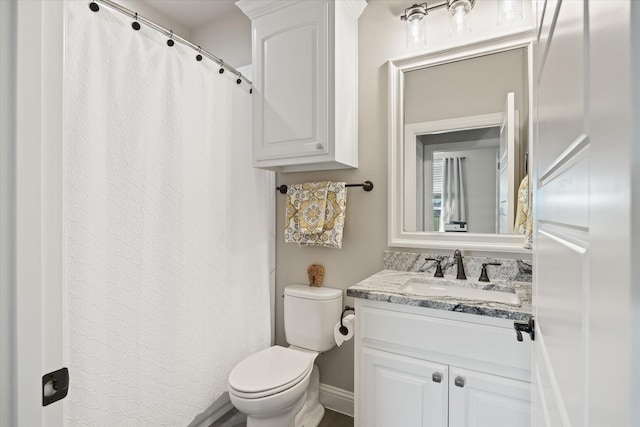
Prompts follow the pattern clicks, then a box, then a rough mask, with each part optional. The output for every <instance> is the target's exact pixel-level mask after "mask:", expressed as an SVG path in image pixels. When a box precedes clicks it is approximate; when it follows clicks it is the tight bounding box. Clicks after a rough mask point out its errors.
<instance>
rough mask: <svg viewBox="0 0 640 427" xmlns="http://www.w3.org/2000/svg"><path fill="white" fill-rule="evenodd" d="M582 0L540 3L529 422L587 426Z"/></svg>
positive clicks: (587, 150) (585, 97) (586, 145)
mask: <svg viewBox="0 0 640 427" xmlns="http://www.w3.org/2000/svg"><path fill="white" fill-rule="evenodd" d="M585 4H586V3H585V2H577V1H558V2H557V3H556V4H555V5H554V4H552V3H551V2H548V4H547V8H546V10H545V16H544V20H543V28H542V29H541V31H540V34H541V36H540V43H539V45H538V54H537V55H536V61H537V63H536V64H535V66H534V70H537V71H538V75H537V76H536V78H535V79H534V81H537V98H536V99H537V133H536V138H535V140H534V153H535V160H536V162H537V166H536V168H535V177H534V178H535V182H536V188H537V191H536V193H535V199H534V208H535V209H536V221H535V223H536V225H535V231H536V234H535V253H534V268H535V272H534V301H533V303H534V315H535V318H536V326H537V328H536V329H537V337H536V341H534V354H533V356H534V373H533V380H534V382H535V384H534V387H533V392H534V393H535V394H536V396H535V398H534V399H533V401H534V408H533V411H534V416H533V419H534V420H535V422H536V425H545V424H546V425H551V426H556V425H576V426H583V425H587V424H586V422H587V420H586V415H585V414H586V411H587V408H588V399H587V397H588V394H587V382H586V379H585V378H586V377H587V375H588V369H587V360H588V358H587V343H588V329H589V325H588V322H587V319H588V310H587V301H588V293H589V263H590V258H589V256H590V252H589V241H590V235H589V231H590V225H591V224H590V218H589V203H590V197H591V194H590V186H589V174H590V167H589V165H590V162H591V160H592V159H591V150H590V138H589V129H588V126H587V125H586V123H587V120H588V117H587V112H588V107H587V105H586V102H587V100H588V94H587V93H586V91H585V82H586V81H587V79H588V69H585V66H584V65H585V58H586V57H587V56H586V54H585V51H586V46H587V39H586V37H585V34H584V32H585V28H588V25H586V18H587V15H586V12H585V10H586V6H585ZM552 6H553V7H552Z"/></svg>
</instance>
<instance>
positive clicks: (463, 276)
mask: <svg viewBox="0 0 640 427" xmlns="http://www.w3.org/2000/svg"><path fill="white" fill-rule="evenodd" d="M453 257H454V258H455V259H456V266H457V267H458V275H457V276H456V279H459V280H467V275H466V274H465V273H464V264H463V263H462V253H461V252H460V250H459V249H456V251H455V252H454V253H453Z"/></svg>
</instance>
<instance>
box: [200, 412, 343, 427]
mask: <svg viewBox="0 0 640 427" xmlns="http://www.w3.org/2000/svg"><path fill="white" fill-rule="evenodd" d="M246 425H247V418H246V416H245V415H244V414H242V413H240V412H238V411H237V409H235V408H233V409H232V410H230V411H229V412H227V413H226V414H224V415H223V416H222V418H220V419H219V420H218V421H216V422H215V423H213V424H212V425H211V427H245V426H246ZM318 427H353V418H351V417H350V416H348V415H344V414H341V413H339V412H334V411H331V410H329V409H327V410H325V413H324V418H323V419H322V421H320V425H319V426H318Z"/></svg>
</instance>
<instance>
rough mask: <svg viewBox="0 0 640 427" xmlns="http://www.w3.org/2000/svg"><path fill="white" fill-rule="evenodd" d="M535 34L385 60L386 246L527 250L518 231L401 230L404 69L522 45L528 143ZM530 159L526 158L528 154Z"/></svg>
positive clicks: (531, 112) (425, 66)
mask: <svg viewBox="0 0 640 427" xmlns="http://www.w3.org/2000/svg"><path fill="white" fill-rule="evenodd" d="M533 39H534V32H533V30H531V29H526V30H523V31H519V32H514V33H511V34H508V35H505V36H500V37H496V38H491V39H487V40H481V41H478V42H474V43H471V44H467V45H463V46H456V47H453V48H449V49H444V50H439V51H435V52H429V53H425V54H422V55H418V56H413V57H406V58H400V59H395V60H390V61H389V62H388V72H389V143H388V149H389V165H388V168H389V169H388V188H389V206H388V245H389V246H390V247H404V248H421V249H424V248H429V249H466V250H478V251H490V252H512V253H530V252H531V250H530V249H525V248H524V247H523V245H524V236H523V235H520V234H483V233H440V232H424V231H419V232H418V231H405V227H404V206H405V191H404V189H403V181H404V175H405V170H404V167H405V166H404V145H405V143H404V139H405V136H404V127H405V124H404V73H405V72H407V71H414V70H418V69H421V68H427V67H433V66H436V65H442V64H446V63H450V62H456V61H460V60H464V59H470V58H474V57H478V56H484V55H490V54H493V53H499V52H504V51H508V50H513V49H520V48H524V49H526V52H527V68H528V82H527V87H528V90H529V106H528V107H529V132H528V138H527V139H528V141H527V142H528V145H529V152H530V153H531V141H533V125H532V120H531V118H532V117H533V90H532V89H533V72H532V70H533V67H532V64H533V41H534V40H533ZM529 157H530V158H531V156H529Z"/></svg>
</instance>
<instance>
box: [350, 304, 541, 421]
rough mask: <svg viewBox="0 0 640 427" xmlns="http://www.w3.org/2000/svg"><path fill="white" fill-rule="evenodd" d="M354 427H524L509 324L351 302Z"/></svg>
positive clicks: (522, 368) (526, 359)
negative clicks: (354, 321) (354, 316)
mask: <svg viewBox="0 0 640 427" xmlns="http://www.w3.org/2000/svg"><path fill="white" fill-rule="evenodd" d="M356 313H358V327H357V328H356V351H355V357H356V359H355V364H356V384H355V385H356V391H355V396H356V402H355V406H356V408H355V423H356V425H357V426H361V427H364V426H367V427H368V426H377V427H386V426H389V427H394V426H407V427H411V426H416V427H417V426H423V427H435V426H437V427H442V426H451V427H463V426H464V427H496V426H509V427H520V426H522V427H524V426H529V425H530V418H531V415H530V413H531V412H530V401H531V399H530V395H531V390H530V388H531V387H530V350H531V343H530V342H528V341H527V340H525V341H523V342H518V341H517V340H516V338H515V332H514V331H513V321H510V320H505V319H497V318H489V317H484V316H474V315H469V314H464V313H451V312H446V311H441V310H432V309H426V308H419V307H411V306H403V305H398V304H389V303H382V302H377V301H368V300H361V299H356Z"/></svg>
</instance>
